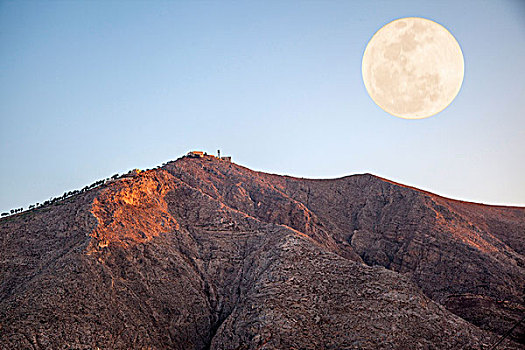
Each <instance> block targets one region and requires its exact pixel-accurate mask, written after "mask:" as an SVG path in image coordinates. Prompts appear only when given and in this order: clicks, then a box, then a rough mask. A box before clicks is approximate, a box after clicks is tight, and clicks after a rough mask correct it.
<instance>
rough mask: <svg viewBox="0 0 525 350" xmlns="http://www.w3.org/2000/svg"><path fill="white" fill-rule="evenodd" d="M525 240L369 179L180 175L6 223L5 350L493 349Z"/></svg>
mask: <svg viewBox="0 0 525 350" xmlns="http://www.w3.org/2000/svg"><path fill="white" fill-rule="evenodd" d="M524 227H525V209H524V208H506V207H493V206H483V205H478V204H472V203H464V202H458V201H454V200H450V199H446V198H442V197H438V196H436V195H433V194H430V193H425V192H422V191H419V190H417V189H413V188H409V187H406V186H403V185H400V184H396V183H392V182H390V181H387V180H385V179H381V178H378V177H375V176H372V175H356V176H350V177H346V178H341V179H334V180H307V179H298V178H291V177H284V176H277V175H271V174H264V173H258V172H254V171H251V170H249V169H246V168H243V167H241V166H238V165H235V164H232V163H228V162H225V161H221V160H217V159H215V158H212V157H204V158H200V159H190V158H182V159H179V160H177V161H175V162H170V163H168V164H167V165H166V166H164V167H162V168H159V169H156V170H150V171H146V172H140V173H136V174H134V175H133V176H130V177H126V178H121V179H118V180H116V181H112V182H110V183H108V184H105V185H103V186H101V187H98V188H96V189H94V190H92V191H88V192H86V193H82V194H80V195H77V196H74V197H70V198H68V199H66V200H65V201H62V202H57V203H54V204H53V205H49V206H44V207H41V208H38V209H36V210H33V211H29V212H25V213H21V214H18V215H14V216H11V217H8V218H5V219H2V220H1V221H0V246H1V247H2V257H1V258H0V276H1V278H0V344H1V346H0V348H2V349H4V348H5V349H16V348H21V349H24V348H33V349H96V348H100V349H284V348H286V349H288V348H290V349H291V348H296V349H299V348H302V349H343V348H344V349H381V348H383V349H407V348H410V349H480V348H482V347H484V348H487V347H488V346H489V344H492V343H494V342H495V341H496V340H497V339H498V337H499V336H500V335H501V334H503V333H504V332H505V331H506V330H508V329H509V328H510V327H512V325H513V323H515V321H516V320H518V319H519V317H521V315H522V314H523V311H524V300H523V290H524V287H525V286H524V278H525V277H524V266H525V265H524V256H523V232H524V230H523V229H524ZM523 334H524V330H523V328H521V329H519V328H518V329H517V330H515V331H514V332H513V334H512V336H511V337H512V338H513V340H514V342H511V341H508V340H507V341H506V342H505V344H504V346H505V347H506V348H509V349H512V348H516V349H517V348H520V345H519V342H521V343H522V344H523V343H525V342H524V341H523Z"/></svg>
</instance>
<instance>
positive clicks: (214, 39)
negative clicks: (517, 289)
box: [0, 0, 525, 211]
mask: <svg viewBox="0 0 525 350" xmlns="http://www.w3.org/2000/svg"><path fill="white" fill-rule="evenodd" d="M413 16H414V17H425V18H428V19H431V20H434V21H436V22H438V23H440V24H442V25H443V26H445V27H446V28H447V29H448V30H449V31H450V32H451V33H452V34H453V35H454V36H455V37H456V39H457V40H458V42H459V44H460V45H461V48H462V50H463V55H464V58H465V79H464V82H463V86H462V88H461V91H460V93H459V94H458V96H457V98H456V99H455V101H454V102H453V103H452V104H451V105H450V106H449V107H448V108H447V109H445V110H444V111H443V112H441V113H439V114H438V115H436V116H433V117H431V118H428V119H423V120H404V119H400V118H395V117H392V116H390V115H389V114H387V113H385V112H384V111H382V110H381V109H380V108H379V107H378V106H377V105H375V104H374V103H373V101H372V100H371V99H370V97H369V96H368V94H367V92H366V89H365V87H364V84H363V81H362V78H361V59H362V55H363V52H364V49H365V47H366V44H367V43H368V41H369V40H370V38H371V37H372V35H373V34H374V33H375V32H376V31H377V30H378V29H379V28H381V27H382V26H383V25H384V24H386V23H388V22H390V21H392V20H394V19H396V18H401V17H413ZM524 112H525V2H524V1H520V0H517V1H505V0H497V1H481V0H475V1H457V0H454V1H431V2H426V1H422V0H418V1H318V2H313V1H269V2H267V1H259V2H250V1H248V2H237V1H235V2H225V1H213V2H202V1H200V2H195V1H187V2H186V1H178V2H164V1H162V2H106V1H100V2H94V1H89V2H4V1H3V2H0V148H1V153H0V154H1V156H0V157H1V158H0V164H1V172H0V211H7V210H9V209H11V208H17V207H22V206H24V207H27V205H29V204H32V203H35V202H42V201H44V200H46V199H48V198H50V197H54V196H57V195H61V194H62V193H63V192H65V191H68V190H72V189H79V188H82V187H83V186H85V185H87V184H90V183H92V182H94V181H96V180H98V179H102V178H106V177H108V176H111V175H113V174H114V173H123V172H126V171H128V170H129V169H132V168H142V169H144V168H151V167H154V166H156V165H159V164H161V163H163V162H165V161H168V160H172V159H176V158H178V157H179V156H181V155H183V154H184V153H186V152H187V151H189V150H204V151H208V152H210V153H215V152H216V150H217V149H219V148H220V149H221V151H222V154H224V155H232V156H233V160H234V161H235V162H236V163H239V164H241V165H244V166H247V167H250V168H252V169H255V170H261V171H267V172H273V173H279V174H288V175H295V176H300V177H313V178H332V177H339V176H344V175H350V174H356V173H364V172H370V173H373V174H376V175H379V176H382V177H386V178H388V179H391V180H394V181H398V182H402V183H405V184H408V185H412V186H416V187H419V188H422V189H425V190H429V191H431V192H435V193H438V194H441V195H445V196H448V197H452V198H456V199H462V200H469V201H477V202H483V203H491V204H514V205H525V113H524Z"/></svg>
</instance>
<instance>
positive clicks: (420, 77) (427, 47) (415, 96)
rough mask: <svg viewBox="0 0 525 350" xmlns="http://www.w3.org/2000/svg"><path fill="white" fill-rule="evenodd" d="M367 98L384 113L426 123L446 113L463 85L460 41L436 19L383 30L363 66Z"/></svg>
mask: <svg viewBox="0 0 525 350" xmlns="http://www.w3.org/2000/svg"><path fill="white" fill-rule="evenodd" d="M362 73H363V81H364V83H365V86H366V90H367V91H368V94H369V95H370V97H371V98H372V100H374V102H375V103H376V104H377V105H378V106H379V107H381V108H382V109H383V110H384V111H386V112H388V113H390V114H392V115H394V116H396V117H400V118H405V119H422V118H427V117H430V116H432V115H435V114H437V113H439V112H441V111H442V110H444V109H445V108H446V107H447V106H448V105H449V104H450V103H451V102H452V101H453V100H454V98H455V97H456V95H457V94H458V92H459V90H460V88H461V84H462V83H463V74H464V63H463V53H462V52H461V48H460V47H459V44H458V42H457V41H456V39H455V38H454V37H453V36H452V34H450V32H449V31H448V30H447V29H445V28H444V27H443V26H441V25H440V24H437V23H436V22H434V21H431V20H428V19H425V18H418V17H407V18H401V19H397V20H395V21H392V22H390V23H388V24H386V25H385V26H383V27H382V28H381V29H379V30H378V31H377V32H376V33H375V34H374V36H373V37H372V39H370V42H369V43H368V45H367V46H366V49H365V53H364V54H363V64H362Z"/></svg>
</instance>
